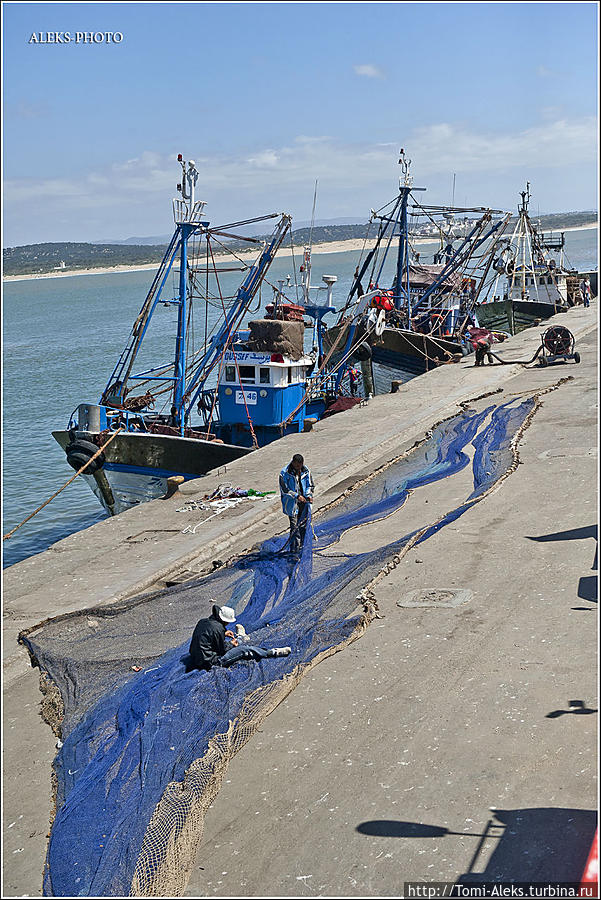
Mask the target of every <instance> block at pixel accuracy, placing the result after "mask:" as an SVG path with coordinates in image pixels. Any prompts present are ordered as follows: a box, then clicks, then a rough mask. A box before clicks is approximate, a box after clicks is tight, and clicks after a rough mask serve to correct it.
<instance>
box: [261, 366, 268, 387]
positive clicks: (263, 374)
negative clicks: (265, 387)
mask: <svg viewBox="0 0 601 900" xmlns="http://www.w3.org/2000/svg"><path fill="white" fill-rule="evenodd" d="M269 371H270V370H269V369H268V368H267V366H265V368H263V366H261V367H260V368H259V382H260V383H261V384H269Z"/></svg>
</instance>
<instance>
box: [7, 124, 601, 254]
mask: <svg viewBox="0 0 601 900" xmlns="http://www.w3.org/2000/svg"><path fill="white" fill-rule="evenodd" d="M381 138H382V140H381V141H379V142H373V143H371V142H367V141H364V142H361V143H352V144H350V143H343V142H341V141H339V140H336V139H335V138H334V137H331V136H327V135H318V136H312V135H299V136H298V137H296V138H295V139H294V140H293V141H291V142H289V143H288V144H285V145H282V146H280V147H264V148H257V149H256V150H254V151H253V152H248V151H247V152H243V153H240V154H238V155H233V154H232V155H229V156H218V155H206V156H196V164H197V167H198V170H199V172H200V177H199V180H198V185H197V196H198V197H199V198H200V199H203V200H207V201H208V207H207V212H208V214H209V217H210V218H211V220H212V221H214V222H216V221H218V220H222V221H223V220H227V219H231V218H232V217H233V218H237V217H241V216H246V215H256V214H260V213H266V212H271V211H275V210H278V211H279V210H287V211H290V212H292V213H294V214H295V215H299V216H300V217H301V218H303V217H306V216H307V215H308V213H309V207H310V202H311V199H310V198H311V197H312V191H313V184H314V182H315V180H316V179H318V180H319V185H320V188H319V194H320V215H321V216H323V217H330V216H336V215H354V214H363V213H367V210H369V208H370V205H373V204H374V203H377V202H379V201H380V200H382V199H386V196H387V195H388V194H390V193H391V191H393V190H394V185H395V184H396V179H397V177H398V175H399V169H398V165H397V160H398V155H397V154H398V149H399V147H400V146H403V147H405V149H406V150H407V154H408V156H409V157H410V158H411V159H412V160H413V173H414V176H415V179H416V184H417V183H420V184H422V185H424V186H429V185H430V186H431V187H432V185H433V182H436V180H437V179H438V180H439V181H440V182H441V183H442V182H443V181H446V179H447V178H448V176H449V173H452V172H456V173H464V174H463V175H462V182H463V184H465V185H466V187H465V191H466V193H470V188H469V185H470V183H471V184H474V185H475V184H479V185H480V186H481V185H484V186H485V187H486V186H487V185H491V184H492V183H493V181H494V182H495V183H496V184H497V185H498V186H501V185H503V184H504V185H506V187H505V188H504V189H503V195H506V196H507V201H511V203H512V204H513V196H514V194H515V191H516V190H518V189H519V186H520V184H521V181H522V179H523V178H524V177H527V178H529V180H530V181H532V182H533V183H536V181H537V172H539V171H541V170H542V169H545V170H546V171H547V172H548V173H550V172H554V173H555V174H553V175H552V176H551V175H550V174H548V175H547V176H546V177H547V179H548V183H549V189H548V190H547V193H548V194H549V199H548V201H544V200H543V198H542V196H541V192H540V191H539V192H538V195H539V197H541V200H540V202H541V203H542V204H543V206H544V205H545V202H546V203H547V204H548V208H549V209H550V210H553V209H557V208H558V207H557V206H554V203H555V202H556V201H555V200H554V198H553V192H554V191H555V187H556V186H558V185H559V184H560V183H562V182H564V181H566V182H567V181H568V179H569V180H570V183H573V176H574V173H577V174H579V175H580V173H581V172H582V171H584V169H585V168H586V166H589V169H587V170H586V171H587V172H589V171H590V170H593V169H594V165H595V162H596V154H597V127H596V122H595V120H594V119H593V118H592V117H590V118H582V119H574V120H569V119H567V118H557V119H555V120H553V121H544V120H543V121H542V122H541V124H538V125H536V126H533V127H532V128H529V129H525V130H523V131H519V132H514V133H507V132H501V133H494V132H490V131H482V132H475V131H472V130H470V129H468V128H466V127H465V126H463V125H461V124H457V123H452V122H438V123H433V124H431V125H428V126H424V127H421V128H416V129H414V130H413V132H409V133H404V134H400V135H398V137H397V136H396V135H392V134H382V135H381ZM582 177H583V178H585V177H586V178H589V179H590V181H591V184H590V188H588V187H587V185H588V181H583V182H582V189H583V191H585V190H586V192H587V193H590V195H591V197H592V198H594V197H595V196H596V186H595V184H594V183H593V178H594V176H591V175H590V174H589V175H587V176H584V175H583V176H582ZM179 180H180V169H179V166H178V165H177V162H176V159H175V154H161V153H157V152H154V151H144V152H142V153H141V154H140V155H139V156H138V157H137V158H135V159H129V160H123V161H117V162H115V163H114V164H112V165H111V166H109V167H107V168H106V169H102V170H94V171H90V172H88V173H83V174H80V175H75V176H73V177H71V178H44V179H40V180H36V179H33V178H23V179H18V180H9V181H7V182H6V183H5V191H4V211H5V238H6V240H7V241H9V242H10V243H11V244H12V245H13V246H14V245H15V244H18V243H33V242H37V241H45V240H54V241H59V240H88V241H89V240H95V239H98V238H99V237H101V236H103V234H106V235H112V236H114V237H128V236H129V235H131V234H138V235H143V234H159V233H162V232H167V231H168V230H169V228H170V209H169V205H170V204H169V201H170V198H171V197H172V196H175V195H176V191H175V188H176V184H177V182H178V181H179ZM554 186H555V187H554ZM481 193H482V190H481V187H479V190H478V202H479V203H482V204H487V203H489V202H492V201H491V199H490V198H489V196H488V193H490V190H489V189H488V188H487V189H486V191H485V193H486V196H481V199H480V194H481ZM476 199H477V198H476V197H474V199H473V202H476ZM498 202H499V200H498V199H497V200H496V201H495V203H498ZM585 206H586V208H590V206H591V202H590V201H589V202H587V203H586V204H585ZM572 208H575V207H572ZM582 208H585V207H584V206H583V207H582ZM32 223H35V225H36V229H37V230H36V231H34V230H33V229H32ZM91 223H93V225H92V224H91ZM98 223H100V224H98ZM92 227H93V228H94V232H93V233H90V229H91V228H92ZM99 228H100V233H99V231H98V229H99Z"/></svg>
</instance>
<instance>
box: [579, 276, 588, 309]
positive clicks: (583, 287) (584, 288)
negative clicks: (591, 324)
mask: <svg viewBox="0 0 601 900" xmlns="http://www.w3.org/2000/svg"><path fill="white" fill-rule="evenodd" d="M579 287H580V296H581V298H582V304H583V306H586V307H588V306H590V304H591V283H590V281H589V280H588V278H586V277H585V278H583V279H582V281H581V282H580V285H579Z"/></svg>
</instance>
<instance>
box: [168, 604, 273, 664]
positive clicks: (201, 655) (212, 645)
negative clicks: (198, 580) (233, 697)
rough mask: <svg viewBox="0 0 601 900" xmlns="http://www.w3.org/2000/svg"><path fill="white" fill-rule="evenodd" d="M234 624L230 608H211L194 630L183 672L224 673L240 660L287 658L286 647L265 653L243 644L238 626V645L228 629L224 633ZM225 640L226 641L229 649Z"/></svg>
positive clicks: (232, 633) (236, 638)
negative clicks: (202, 670) (240, 642)
mask: <svg viewBox="0 0 601 900" xmlns="http://www.w3.org/2000/svg"><path fill="white" fill-rule="evenodd" d="M235 621H236V613H235V612H234V610H233V609H232V608H231V607H230V606H218V605H217V604H214V605H213V609H212V611H211V615H210V616H208V618H206V619H200V621H199V622H198V623H197V625H196V628H195V629H194V633H193V635H192V640H191V642H190V650H189V657H185V658H184V659H185V663H186V671H188V672H190V671H192V669H204V670H205V671H208V670H209V669H212V668H213V666H220V667H221V668H224V669H227V668H228V667H229V666H231V665H233V664H234V663H236V662H239V661H240V660H241V659H252V660H255V661H258V660H260V659H269V658H272V657H279V656H288V655H289V654H290V652H291V651H290V647H273V648H271V649H270V650H267V649H265V648H264V647H255V646H254V644H250V643H247V641H249V638H248V636H247V634H246V632H245V631H244V628H243V626H242V625H237V626H236V630H237V634H238V636H239V637H240V638H241V639H242V641H244V643H243V644H242V645H239V640H238V637H236V636H234V632H233V631H230V630H229V629H228V630H227V631H226V625H231V624H233V623H234V622H235ZM226 638H229V646H228V642H227V641H226Z"/></svg>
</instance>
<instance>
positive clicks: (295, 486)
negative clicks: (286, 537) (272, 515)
mask: <svg viewBox="0 0 601 900" xmlns="http://www.w3.org/2000/svg"><path fill="white" fill-rule="evenodd" d="M314 487H315V485H314V484H313V478H312V476H311V472H310V471H309V469H308V468H307V466H306V465H305V461H304V459H303V457H302V456H301V455H300V453H295V454H294V456H293V457H292V459H291V461H290V462H289V463H288V465H287V466H285V468H283V469H282V471H281V472H280V497H281V500H282V510H283V511H284V515H286V516H288V519H289V520H290V552H291V553H294V554H296V555H298V554H299V553H300V551H301V550H302V547H303V544H304V541H305V532H306V530H307V523H308V521H309V515H310V511H311V503H312V502H313V489H314Z"/></svg>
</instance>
